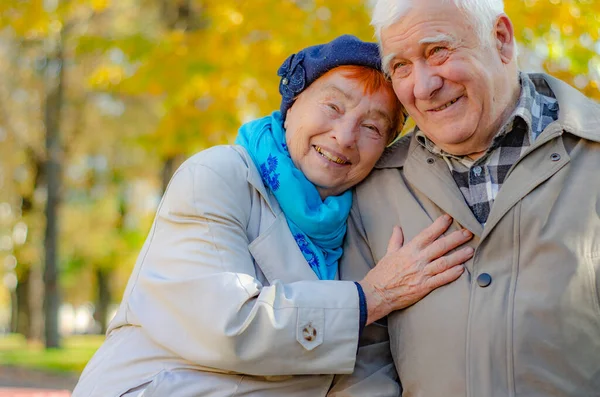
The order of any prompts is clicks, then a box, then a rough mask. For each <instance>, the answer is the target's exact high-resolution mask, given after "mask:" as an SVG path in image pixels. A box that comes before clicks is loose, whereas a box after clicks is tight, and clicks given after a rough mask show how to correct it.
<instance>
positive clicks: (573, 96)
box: [529, 73, 600, 142]
mask: <svg viewBox="0 0 600 397" xmlns="http://www.w3.org/2000/svg"><path fill="white" fill-rule="evenodd" d="M529 77H530V78H531V80H532V81H533V83H534V84H535V86H536V88H537V90H538V91H540V92H541V93H543V94H546V95H552V94H554V96H555V97H556V99H557V100H558V105H559V107H560V110H559V113H558V120H557V121H556V123H559V124H560V125H561V127H562V129H563V130H564V131H565V132H567V133H569V134H572V135H575V136H577V137H579V138H584V139H587V140H590V141H594V142H600V105H598V103H596V102H594V101H592V100H591V99H589V98H588V97H586V96H585V95H583V94H582V93H581V92H579V91H578V90H576V89H575V88H573V87H571V86H570V85H568V84H567V83H565V82H563V81H561V80H559V79H557V78H555V77H552V76H550V75H548V74H545V73H533V74H530V75H529Z"/></svg>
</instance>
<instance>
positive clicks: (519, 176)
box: [330, 0, 600, 397]
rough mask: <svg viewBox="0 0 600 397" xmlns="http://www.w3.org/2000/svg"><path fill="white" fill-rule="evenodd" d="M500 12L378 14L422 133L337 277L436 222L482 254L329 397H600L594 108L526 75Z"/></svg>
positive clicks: (384, 6) (418, 9)
mask: <svg viewBox="0 0 600 397" xmlns="http://www.w3.org/2000/svg"><path fill="white" fill-rule="evenodd" d="M503 10H504V6H503V2H502V1H501V0H485V1H484V0H412V1H411V0H379V1H377V2H376V5H375V8H374V14H373V25H374V26H375V28H376V32H377V36H378V39H379V42H380V45H381V50H382V54H383V57H384V58H383V59H384V61H383V62H384V65H383V66H384V67H385V69H386V70H387V72H388V74H389V76H390V78H391V80H392V82H393V85H394V90H395V92H396V95H397V96H398V98H399V99H400V101H401V102H402V103H403V104H404V106H405V107H406V109H407V111H408V113H409V115H410V116H411V117H412V118H413V119H414V120H415V122H416V124H417V128H416V129H415V131H414V132H413V133H412V134H410V135H409V136H407V137H404V139H401V140H400V141H398V142H397V143H396V144H395V145H394V146H393V147H392V148H391V150H389V152H388V153H387V154H386V155H384V157H383V158H382V159H381V160H380V162H379V164H378V166H377V167H376V170H375V171H374V172H373V173H372V174H371V176H370V177H369V178H368V179H367V180H366V181H365V182H364V183H363V184H362V185H361V186H359V187H358V188H357V190H356V193H355V200H354V206H353V210H352V217H351V220H350V225H349V232H348V233H349V234H348V236H347V242H346V247H345V251H344V252H345V257H344V258H343V261H342V264H341V266H342V267H341V275H342V277H344V278H350V279H361V278H362V277H363V276H364V274H366V272H367V271H368V270H369V269H370V268H371V267H372V266H373V265H374V264H375V263H376V262H377V261H378V260H379V259H380V258H381V257H383V256H384V255H385V253H386V248H387V247H386V244H387V241H388V238H389V234H390V231H391V230H392V228H393V226H394V225H396V224H399V225H400V226H401V227H402V229H403V231H404V235H405V237H406V238H407V239H409V238H412V237H413V236H414V235H416V233H417V232H418V231H419V230H422V229H423V228H424V227H425V226H427V225H429V224H430V223H431V222H432V220H433V219H435V218H437V217H438V216H439V215H440V214H443V213H448V214H450V215H451V216H452V217H453V218H454V220H455V225H454V226H455V228H459V227H465V228H467V229H469V230H470V231H472V232H473V234H474V235H475V238H474V239H473V240H472V241H471V242H470V243H469V245H471V246H472V247H473V248H475V254H474V257H473V259H471V260H469V261H468V262H467V263H465V268H466V272H465V273H464V274H463V275H462V276H461V277H460V278H459V279H458V280H457V281H456V282H454V283H452V284H449V285H447V286H445V287H442V288H440V289H437V290H435V291H433V292H432V293H431V294H429V295H428V296H427V297H426V298H425V299H423V300H422V301H420V302H418V303H416V304H414V305H413V306H411V307H409V308H407V309H404V310H401V311H397V312H394V313H393V314H391V315H390V316H389V317H388V324H387V327H388V328H387V330H386V327H385V326H384V325H375V326H371V327H370V328H368V329H367V330H366V331H365V333H364V337H365V341H364V342H363V346H362V347H361V349H360V351H359V360H358V363H357V366H356V369H355V373H354V375H353V376H351V377H341V378H339V379H337V383H336V384H335V386H334V388H333V389H332V391H331V393H330V395H331V396H336V397H339V396H371V397H372V396H396V395H399V393H400V392H401V390H403V395H404V396H423V397H449V396H451V397H452V396H461V397H462V396H465V397H466V396H469V397H491V396H517V397H520V396H536V397H541V396H582V397H583V396H586V397H587V396H589V397H591V396H600V304H599V298H600V297H599V291H600V107H599V106H598V105H597V104H595V103H593V102H592V101H590V100H589V99H587V98H585V97H584V96H583V95H582V94H580V93H579V92H578V91H576V90H575V89H573V88H572V87H570V86H569V85H567V84H565V83H564V82H562V81H560V80H557V79H555V78H552V77H551V76H548V75H545V74H530V75H528V74H525V73H522V72H520V71H519V69H518V66H517V61H516V45H515V40H514V33H513V25H512V23H511V20H510V19H509V17H508V16H507V15H506V14H504V11H503ZM367 281H368V279H367ZM363 288H365V289H370V290H376V291H377V292H378V293H379V296H380V297H381V299H382V300H386V299H388V297H387V294H386V292H387V291H386V290H385V288H382V287H381V286H379V285H376V284H374V283H369V282H365V283H364V285H363ZM368 303H369V302H367V305H368ZM388 334H389V342H388V341H387V335H388ZM382 335H383V336H384V338H382ZM381 349H391V356H392V357H393V362H394V364H395V368H396V371H397V375H398V376H399V381H400V383H401V386H399V385H397V383H396V382H395V381H394V382H392V381H391V380H393V378H394V377H395V376H396V371H394V367H393V365H392V364H391V363H390V362H386V359H387V358H389V353H387V354H385V352H384V353H381V352H382V350H381Z"/></svg>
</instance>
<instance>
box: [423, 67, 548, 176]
mask: <svg viewBox="0 0 600 397" xmlns="http://www.w3.org/2000/svg"><path fill="white" fill-rule="evenodd" d="M519 83H520V86H521V93H520V95H519V100H518V101H517V105H516V107H515V109H514V110H513V112H512V113H511V115H510V117H509V118H508V120H507V121H506V122H505V123H504V125H503V126H502V128H500V130H499V131H498V133H497V134H496V136H495V137H494V140H493V141H492V144H491V145H490V147H489V148H488V150H487V151H486V153H485V154H484V155H483V156H482V158H481V159H484V158H486V157H487V156H488V155H489V154H490V153H491V152H492V151H493V150H494V149H495V148H497V147H498V145H499V143H500V141H501V140H502V139H503V138H504V137H505V136H506V135H507V134H508V133H509V132H511V131H512V130H513V127H514V125H515V122H517V121H518V120H522V121H523V122H525V124H526V125H527V129H528V130H529V131H530V134H531V131H532V128H533V119H534V118H540V117H541V116H542V102H543V95H541V94H540V93H538V92H537V90H536V88H535V84H534V83H533V81H531V79H530V78H529V76H528V75H527V74H526V73H522V72H519ZM540 133H541V131H534V136H537V135H539V134H540ZM415 137H416V138H417V141H418V142H419V143H420V144H421V145H422V146H423V147H425V149H427V150H428V151H429V152H431V153H433V154H435V155H438V156H442V157H444V158H453V159H456V160H459V161H461V162H464V163H465V165H468V166H470V165H472V164H473V163H474V161H473V160H471V159H470V158H469V157H468V156H456V155H453V154H450V153H447V152H445V151H443V150H442V149H440V148H439V147H438V146H437V145H436V144H435V143H433V142H432V141H431V140H430V139H429V138H427V137H426V136H425V134H424V133H423V132H422V131H421V130H420V129H419V127H415Z"/></svg>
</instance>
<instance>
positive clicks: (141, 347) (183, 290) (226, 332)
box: [73, 146, 359, 397]
mask: <svg viewBox="0 0 600 397" xmlns="http://www.w3.org/2000/svg"><path fill="white" fill-rule="evenodd" d="M358 328H359V302H358V293H357V289H356V286H355V285H354V283H353V282H350V281H319V280H318V279H317V276H316V275H315V273H314V272H313V271H312V270H311V269H310V267H309V265H308V264H307V263H306V261H305V259H304V257H303V256H302V253H301V252H300V250H299V248H298V246H297V244H296V242H295V240H294V238H293V236H292V235H291V232H290V230H289V228H288V226H287V221H286V219H285V217H284V215H283V213H282V212H281V210H280V208H279V206H278V205H277V202H276V200H275V198H274V197H273V196H272V195H270V193H268V192H267V189H266V188H265V187H264V185H263V183H262V180H261V177H260V174H259V173H258V170H257V169H256V167H255V166H254V164H253V163H252V160H251V159H250V157H249V156H248V154H247V152H246V151H245V150H244V149H242V148H241V147H238V146H219V147H215V148H212V149H209V150H206V151H203V152H201V153H199V154H197V155H196V156H194V157H192V158H191V159H190V160H188V161H187V162H185V163H184V164H183V165H182V166H181V168H180V169H179V170H178V171H177V172H176V174H175V175H174V177H173V179H172V180H171V183H170V185H169V187H168V188H167V191H166V193H165V195H164V197H163V200H162V202H161V204H160V207H159V209H158V212H157V216H156V219H155V221H154V225H153V227H152V230H151V231H150V234H149V236H148V238H147V240H146V243H145V245H144V247H143V249H142V251H141V253H140V256H139V258H138V260H137V263H136V265H135V268H134V270H133V273H132V275H131V278H130V280H129V283H128V285H127V289H126V291H125V295H124V297H123V302H122V303H121V306H120V308H119V311H118V313H117V314H116V317H115V318H114V320H113V321H112V322H111V324H110V327H109V330H108V334H107V335H108V336H107V340H106V342H105V343H104V344H103V345H102V347H101V348H100V350H99V351H98V352H97V353H96V355H95V356H94V357H93V358H92V360H91V361H90V362H89V363H88V365H87V367H86V368H85V370H84V372H83V374H82V376H81V379H80V381H79V384H78V385H77V387H76V389H75V391H74V394H73V397H96V396H98V397H117V396H122V395H127V396H140V395H143V396H144V397H167V396H168V397H188V396H189V397H196V396H204V397H225V396H227V397H229V396H248V397H250V396H257V397H258V396H260V397H269V396H272V397H276V396H277V397H279V396H291V397H301V396H302V397H318V396H324V395H326V393H327V390H328V388H329V386H330V384H331V380H332V378H333V375H320V374H335V373H338V374H339V373H349V372H351V371H352V370H353V368H354V362H355V356H356V349H357V344H358ZM293 375H304V376H293Z"/></svg>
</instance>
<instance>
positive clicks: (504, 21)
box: [494, 14, 516, 64]
mask: <svg viewBox="0 0 600 397" xmlns="http://www.w3.org/2000/svg"><path fill="white" fill-rule="evenodd" d="M494 44H495V45H496V49H497V50H498V53H499V54H500V59H502V62H504V63H505V64H509V63H511V62H512V61H513V60H514V58H515V55H516V51H515V45H516V44H515V35H514V29H513V25H512V22H511V21H510V18H509V17H508V16H507V15H506V14H502V15H500V16H499V17H498V18H497V19H496V25H495V26H494Z"/></svg>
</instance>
